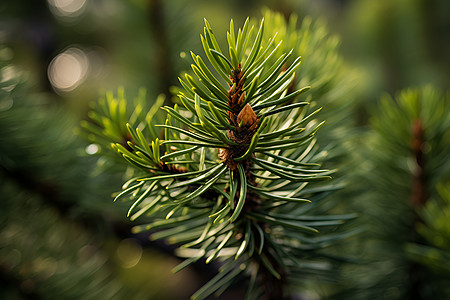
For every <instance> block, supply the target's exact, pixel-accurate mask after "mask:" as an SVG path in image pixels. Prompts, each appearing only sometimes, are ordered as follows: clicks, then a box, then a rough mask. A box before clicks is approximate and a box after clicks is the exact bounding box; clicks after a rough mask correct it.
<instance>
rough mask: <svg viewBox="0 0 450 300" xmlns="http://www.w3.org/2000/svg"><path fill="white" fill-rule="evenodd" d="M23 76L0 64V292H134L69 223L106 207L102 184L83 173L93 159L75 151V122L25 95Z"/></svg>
mask: <svg viewBox="0 0 450 300" xmlns="http://www.w3.org/2000/svg"><path fill="white" fill-rule="evenodd" d="M25 79H26V74H25V73H23V72H21V71H20V70H19V69H18V68H17V67H16V66H14V65H12V64H10V63H9V62H5V61H1V62H0V191H1V192H0V193H1V199H2V209H1V211H0V215H1V217H0V220H1V221H0V240H1V242H0V276H1V278H2V280H1V283H0V298H2V299H30V298H33V299H61V298H64V299H98V298H108V299H123V298H124V297H125V295H127V296H129V295H133V296H136V297H137V296H138V293H137V292H134V291H132V290H131V289H129V288H127V287H126V285H125V284H124V283H123V282H121V280H120V279H119V278H117V277H116V276H114V273H113V272H112V266H113V264H112V261H111V260H110V259H109V258H108V255H107V253H105V251H104V249H102V245H101V242H99V241H98V240H97V239H94V238H93V237H94V236H93V234H92V232H90V231H89V230H87V229H86V228H85V227H84V226H81V225H80V223H77V221H76V220H77V218H81V216H83V218H84V219H83V221H87V220H88V218H89V217H87V216H88V215H89V214H90V213H92V212H93V211H95V210H96V209H99V207H102V211H103V213H104V214H105V215H106V214H111V212H112V211H113V210H112V209H110V208H108V207H103V206H104V205H105V203H104V202H103V203H102V201H94V199H98V198H100V199H101V198H102V197H101V195H103V194H104V192H103V191H104V190H105V187H106V189H107V185H106V181H105V182H104V181H102V180H99V181H98V182H96V183H98V184H100V185H101V186H102V187H101V188H100V186H96V185H94V184H93V183H92V182H91V181H90V177H89V176H87V175H88V174H87V173H88V172H89V170H92V168H88V166H89V165H92V163H93V160H91V159H89V158H87V157H86V156H85V157H82V156H80V155H79V154H80V149H82V148H80V147H81V145H82V144H81V143H80V141H77V140H76V137H75V136H74V135H73V133H72V129H73V127H74V126H75V124H76V123H75V122H76V121H75V120H74V119H73V118H71V116H70V115H69V114H67V113H65V112H64V111H63V110H62V109H60V108H58V109H57V108H54V107H52V105H50V102H49V100H48V98H47V97H44V96H43V95H40V94H37V93H32V92H31V91H30V88H29V84H28V83H26V82H25ZM105 179H111V178H110V177H109V176H106V177H105ZM105 200H106V202H108V200H107V199H105ZM100 223H101V220H98V223H97V224H100Z"/></svg>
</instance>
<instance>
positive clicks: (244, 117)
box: [237, 104, 258, 127]
mask: <svg viewBox="0 0 450 300" xmlns="http://www.w3.org/2000/svg"><path fill="white" fill-rule="evenodd" d="M257 120H258V118H257V117H256V114H255V112H254V111H253V109H252V107H251V106H250V104H246V105H245V106H244V108H243V109H242V110H241V112H240V113H239V114H238V116H237V122H238V124H241V122H242V124H241V127H242V126H246V127H250V126H252V125H253V124H254V123H255V122H256V121H257Z"/></svg>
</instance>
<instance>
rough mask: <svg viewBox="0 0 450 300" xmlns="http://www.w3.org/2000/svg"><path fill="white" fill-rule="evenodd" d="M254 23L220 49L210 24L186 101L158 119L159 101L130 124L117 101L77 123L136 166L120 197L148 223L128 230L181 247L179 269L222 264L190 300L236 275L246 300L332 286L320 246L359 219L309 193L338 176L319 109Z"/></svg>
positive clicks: (286, 55) (183, 94)
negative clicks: (327, 157)
mask: <svg viewBox="0 0 450 300" xmlns="http://www.w3.org/2000/svg"><path fill="white" fill-rule="evenodd" d="M251 23H253V22H251V21H249V20H248V19H247V20H246V21H245V23H244V25H243V27H242V28H239V29H238V30H237V32H236V31H235V29H234V23H233V21H231V22H230V30H229V32H228V33H227V41H228V44H227V46H226V50H227V51H226V52H222V50H221V48H220V46H219V44H218V42H217V40H216V37H215V35H214V33H213V30H212V28H211V26H210V25H209V23H208V22H207V21H206V20H205V28H204V32H203V35H202V36H201V41H202V45H203V49H204V52H205V54H206V57H207V61H204V60H203V58H202V57H201V56H199V55H196V54H194V53H191V54H192V55H191V56H192V59H193V61H194V64H192V71H193V73H194V76H191V75H189V74H186V75H185V76H184V77H183V78H180V79H179V80H180V83H181V85H182V87H183V89H181V90H180V91H179V93H178V98H179V100H180V102H181V104H182V106H181V105H180V106H179V105H175V106H174V107H173V108H172V107H168V106H165V107H163V109H164V111H166V112H167V117H166V120H165V122H164V124H161V125H155V123H152V121H153V120H155V118H156V116H157V115H158V113H156V114H154V112H155V110H154V107H157V106H159V105H160V103H158V102H157V103H155V104H154V106H153V108H152V109H150V112H151V113H149V114H150V115H151V117H148V115H147V116H145V115H144V114H139V113H138V114H133V115H136V116H137V118H136V119H132V122H128V124H126V126H125V124H124V122H123V119H124V118H125V116H126V115H127V114H128V118H130V117H131V114H130V113H127V112H126V111H125V109H120V107H126V105H127V104H126V101H125V98H124V97H123V96H122V95H121V94H119V95H118V98H119V100H114V97H112V96H109V97H108V99H113V100H108V101H107V102H103V103H100V104H99V106H98V108H97V110H96V112H93V113H91V115H90V116H91V118H92V119H93V121H94V122H95V123H96V126H97V127H96V128H94V129H93V128H92V127H91V125H88V124H86V123H85V125H84V127H85V128H86V129H88V130H90V131H91V133H92V134H93V135H94V137H93V141H96V142H100V143H101V142H104V141H103V140H102V139H101V138H103V137H105V138H109V139H110V141H111V142H113V144H112V145H111V146H112V148H113V149H114V150H115V151H116V152H117V153H119V154H120V155H121V156H122V157H123V158H124V159H125V160H126V161H127V162H128V163H129V165H130V166H131V167H132V169H133V171H132V173H130V174H132V175H130V176H129V180H128V181H127V182H126V183H125V184H124V186H123V191H122V192H120V193H119V194H118V195H117V196H116V198H115V199H116V200H117V199H125V200H128V201H131V202H132V205H131V207H130V209H129V211H128V216H130V217H131V219H132V220H135V219H137V218H139V217H142V219H143V220H145V221H143V222H144V223H143V224H142V225H138V226H136V227H135V228H134V232H136V233H137V232H141V231H148V230H150V231H151V232H152V234H151V238H152V239H155V240H156V239H165V240H166V241H167V242H169V243H173V244H177V245H179V246H180V247H179V248H178V250H177V253H178V255H180V256H181V257H186V260H185V261H184V262H183V263H182V264H180V265H179V266H178V267H176V268H175V269H174V271H179V270H181V269H183V268H185V267H186V266H188V265H190V264H192V263H194V262H197V261H199V260H205V261H206V263H209V262H211V261H213V260H220V261H221V263H222V267H221V268H220V270H219V273H218V274H217V275H216V276H215V277H214V278H213V279H211V281H209V282H208V283H207V284H206V285H205V286H204V287H203V288H201V289H200V290H198V291H197V292H196V293H195V294H194V295H193V296H192V297H193V298H194V299H203V298H205V297H207V296H208V295H210V294H212V293H216V295H219V294H221V293H222V292H223V291H225V290H226V289H227V288H228V287H229V286H230V285H232V284H233V283H235V282H237V281H238V280H241V279H242V278H249V285H248V297H249V299H256V298H259V297H261V295H264V296H265V297H268V298H271V297H272V298H280V297H284V296H287V295H288V292H287V290H285V288H286V287H288V286H289V285H291V287H296V286H298V285H299V283H300V282H301V281H307V280H308V279H309V278H310V277H311V276H314V277H315V278H323V279H325V278H328V279H331V278H330V277H327V275H330V274H331V272H330V267H331V265H330V263H329V262H327V261H328V260H330V259H331V260H333V257H331V255H330V254H329V253H326V252H324V251H322V250H323V249H324V248H326V247H328V246H330V245H332V244H333V243H334V242H336V241H338V240H340V239H342V238H344V237H346V236H348V235H349V234H350V233H343V232H337V231H336V228H337V227H339V225H341V224H343V223H344V222H345V221H346V220H349V219H352V218H354V217H355V216H354V215H327V206H326V205H325V206H321V203H322V202H323V201H321V198H323V196H325V195H326V194H328V193H329V192H331V191H333V190H335V189H337V188H338V186H336V185H333V184H321V185H317V186H310V182H316V181H323V180H327V179H330V175H331V174H333V171H330V170H326V169H323V168H321V167H320V160H321V159H323V158H324V154H325V153H324V152H321V151H320V150H319V149H318V147H317V146H316V140H315V134H316V132H317V130H318V129H319V128H320V127H321V126H322V125H323V122H320V121H318V120H317V119H315V117H316V114H317V113H318V112H319V111H320V109H316V110H313V111H312V112H309V113H308V110H307V109H305V107H307V106H308V105H309V103H308V102H306V101H298V100H296V98H297V97H298V96H300V95H301V94H303V93H304V92H306V91H308V90H309V87H308V86H305V87H298V88H295V85H294V80H295V79H296V78H297V77H296V72H297V70H298V66H299V65H300V58H298V57H297V58H295V57H294V58H291V55H292V54H293V53H294V52H295V51H294V50H291V51H288V52H280V51H279V49H280V47H281V45H283V43H282V42H278V43H275V36H272V37H269V38H265V37H264V36H265V35H264V32H265V23H264V20H262V21H261V22H260V23H258V24H257V25H251ZM294 25H295V24H294ZM283 26H285V25H280V28H284V27H283ZM270 30H275V29H274V28H270ZM288 61H291V62H290V63H288ZM208 65H209V67H208ZM122 99H123V100H122ZM117 101H118V104H114V103H115V102H117ZM121 101H122V104H120V102H121ZM102 112H103V113H102ZM99 116H100V117H99ZM139 118H140V119H139ZM149 120H150V121H149ZM144 121H146V122H144ZM137 124H140V125H137ZM125 129H126V130H127V131H125ZM308 198H309V199H315V200H316V201H315V202H314V203H310V200H308ZM328 207H329V206H328ZM319 232H320V234H319ZM263 283H264V284H263ZM266 283H267V284H266ZM289 289H290V288H289Z"/></svg>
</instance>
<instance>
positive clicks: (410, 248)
mask: <svg viewBox="0 0 450 300" xmlns="http://www.w3.org/2000/svg"><path fill="white" fill-rule="evenodd" d="M437 191H438V193H439V195H440V198H438V199H430V200H428V202H427V204H426V205H425V207H424V208H423V209H422V210H420V211H419V215H420V217H421V218H422V220H423V223H419V224H418V225H417V231H418V233H419V234H420V235H421V236H423V237H424V238H425V240H426V241H427V244H426V245H423V244H418V243H409V244H407V245H406V253H407V254H408V255H409V257H410V258H411V259H412V260H414V261H417V262H419V263H421V264H423V265H425V266H427V267H429V268H431V269H433V270H435V271H436V272H437V273H440V274H442V276H443V277H445V276H447V277H448V276H449V275H450V224H449V223H448V220H449V218H450V190H449V186H448V183H447V185H444V184H440V185H438V187H437Z"/></svg>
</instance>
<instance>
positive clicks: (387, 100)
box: [345, 86, 450, 299]
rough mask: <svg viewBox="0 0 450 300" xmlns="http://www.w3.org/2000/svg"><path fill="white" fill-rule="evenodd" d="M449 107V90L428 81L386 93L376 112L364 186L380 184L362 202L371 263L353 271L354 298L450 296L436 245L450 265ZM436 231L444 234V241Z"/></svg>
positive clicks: (363, 169)
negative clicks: (437, 268) (449, 198)
mask: <svg viewBox="0 0 450 300" xmlns="http://www.w3.org/2000/svg"><path fill="white" fill-rule="evenodd" d="M448 111H449V102H448V94H445V95H443V94H442V93H441V92H439V91H437V90H436V89H435V88H433V87H432V86H425V87H423V88H416V89H405V90H403V91H401V92H399V93H398V94H397V95H396V97H395V98H391V97H390V96H388V95H385V96H384V97H382V99H381V101H380V104H379V109H377V110H375V111H374V112H373V116H374V117H373V119H372V122H371V123H372V128H373V131H371V132H369V134H367V136H366V143H367V148H366V150H365V153H366V154H365V157H364V158H365V162H364V163H363V164H362V165H361V166H362V167H361V178H363V179H364V182H363V186H369V185H370V186H372V187H373V188H372V189H370V190H368V191H367V192H366V193H364V194H363V195H362V197H363V198H362V200H364V202H361V203H363V204H361V209H364V212H365V213H364V221H365V224H366V226H367V227H368V229H369V230H368V232H367V236H366V237H365V247H366V250H365V251H366V252H367V253H366V255H365V256H364V257H363V258H364V259H365V260H366V261H365V263H364V264H362V265H360V266H359V267H358V268H357V270H355V273H354V274H353V276H352V278H353V279H352V280H353V281H354V282H355V285H354V286H353V287H352V289H351V291H350V292H349V294H345V297H347V298H348V299H368V298H373V299H377V298H381V297H382V298H383V299H408V298H411V297H416V296H417V297H421V299H445V298H448V295H449V294H448V288H446V287H448V279H445V276H442V275H441V276H439V275H436V274H435V273H433V272H430V271H431V270H430V267H433V263H432V258H433V257H434V256H433V255H435V254H434V253H436V252H431V251H430V250H431V249H432V248H430V247H435V248H434V249H435V250H437V252H438V253H440V254H439V255H442V260H441V262H442V263H443V264H442V266H444V267H443V268H444V269H445V268H446V267H445V263H448V260H446V258H445V257H448V253H449V252H448V248H445V246H444V245H445V243H444V244H443V241H445V232H446V230H448V222H447V218H446V217H445V214H446V212H445V211H446V210H447V208H446V204H445V200H444V201H439V200H438V199H440V196H439V193H438V192H437V187H438V186H439V185H442V184H443V185H444V186H445V185H446V184H447V185H448V178H449V174H450V163H449V160H448V145H449V143H450V135H449V128H450V118H449V114H448ZM442 191H444V190H442V186H441V192H442ZM441 197H445V192H444V194H442V196H441ZM433 199H435V200H433ZM437 207H439V208H437ZM444 219H445V220H446V221H443V220H444ZM438 224H439V225H438ZM444 224H445V225H444ZM436 226H439V227H436ZM438 228H439V229H438ZM446 228H447V229H446ZM431 232H433V233H431ZM434 235H436V236H441V238H438V240H439V241H440V242H439V243H438V244H436V240H433V236H434ZM362 238H363V237H362ZM405 248H406V251H405ZM358 251H361V250H358ZM418 251H421V252H418ZM411 258H413V260H412V259H411ZM416 261H417V262H420V264H419V263H417V262H416ZM362 274H364V276H363V275H362Z"/></svg>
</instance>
